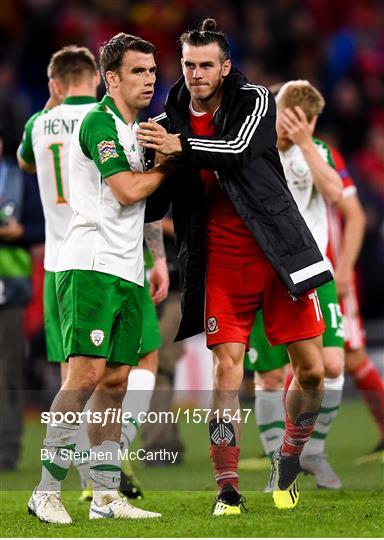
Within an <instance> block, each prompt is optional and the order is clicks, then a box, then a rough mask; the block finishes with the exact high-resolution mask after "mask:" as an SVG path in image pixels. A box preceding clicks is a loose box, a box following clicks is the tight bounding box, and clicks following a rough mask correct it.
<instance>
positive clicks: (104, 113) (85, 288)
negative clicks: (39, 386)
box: [28, 34, 170, 523]
mask: <svg viewBox="0 0 384 540" xmlns="http://www.w3.org/2000/svg"><path fill="white" fill-rule="evenodd" d="M154 54H155V48H154V46H153V45H152V44H151V43H149V42H147V41H144V40H142V39H140V38H138V37H135V36H130V35H127V34H118V35H116V36H115V37H114V38H112V39H111V40H110V41H109V42H108V43H106V44H105V45H104V46H103V47H102V48H101V51H100V65H101V71H102V75H103V77H104V80H105V83H106V88H107V95H106V96H105V97H104V98H103V100H102V101H101V102H100V103H99V104H97V105H96V106H95V107H94V108H93V109H92V110H91V111H90V112H88V113H87V114H86V115H85V116H84V117H83V118H82V119H81V120H80V121H79V122H78V123H77V125H76V128H75V130H74V133H73V136H72V139H71V148H70V158H69V184H70V193H71V199H70V200H71V207H72V209H73V212H74V214H73V216H72V218H71V220H70V224H69V228H68V229H67V233H66V236H65V238H64V241H63V243H62V246H61V250H60V253H59V257H58V260H57V263H56V266H55V271H56V275H55V284H56V293H57V297H58V304H59V311H60V325H61V334H62V336H63V349H64V356H65V358H67V359H68V364H69V368H68V373H67V376H66V379H65V383H64V385H63V386H62V388H61V390H60V391H59V393H58V394H57V396H56V398H55V399H54V401H53V403H52V406H51V412H52V413H57V412H58V413H63V414H65V413H67V412H71V413H80V412H82V411H83V409H84V406H85V404H86V403H87V401H88V400H89V399H90V398H91V399H90V402H89V408H90V410H91V412H96V411H99V412H101V413H105V411H106V410H107V409H109V408H110V409H113V408H115V409H119V408H120V407H121V405H122V401H123V397H124V395H125V393H126V388H127V378H128V373H129V369H130V366H131V365H137V362H138V359H139V356H140V347H141V336H142V318H143V292H144V289H143V285H144V265H143V248H142V245H143V221H144V209H145V198H146V197H147V196H148V195H149V194H150V193H151V192H152V191H153V190H154V189H156V187H158V186H159V185H160V184H161V182H162V181H163V180H164V178H165V176H166V174H167V173H168V172H169V170H170V169H169V167H170V166H169V165H167V164H166V163H163V164H160V165H157V166H156V167H154V168H153V169H151V170H149V171H147V172H144V162H143V155H142V152H141V151H140V149H139V146H138V145H137V143H136V131H137V127H138V126H137V124H136V123H135V118H136V116H137V113H138V111H139V110H140V109H142V108H143V107H146V106H148V104H149V103H150V101H151V99H152V96H153V92H154V83H155V79H156V64H155V60H154ZM104 424H105V425H104ZM77 432H78V425H77V424H76V423H68V422H66V421H65V419H64V421H60V422H57V423H56V425H55V423H54V422H52V421H50V422H49V423H48V426H47V433H46V438H45V440H44V450H45V452H46V454H48V455H49V458H48V459H45V460H43V467H42V476H41V481H40V483H39V485H38V486H37V487H36V488H35V490H34V492H33V494H32V496H31V498H30V500H29V503H28V508H29V511H30V513H32V514H34V515H36V516H37V517H38V518H39V519H40V520H42V521H45V522H49V523H71V521H72V520H71V518H70V516H69V515H68V513H67V511H66V510H65V508H64V505H63V503H62V501H61V498H60V488H61V480H63V479H64V478H65V476H66V472H67V470H68V467H69V464H70V462H69V461H68V459H65V457H62V451H61V449H70V450H72V449H74V448H75V446H76V437H77ZM88 434H89V439H90V446H91V447H90V474H91V479H92V484H93V499H92V503H91V508H90V513H89V517H90V519H102V518H154V517H158V516H159V514H157V513H153V512H147V511H143V510H141V509H138V508H135V507H133V506H132V505H130V504H129V503H128V501H127V500H126V499H125V498H122V497H120V496H119V494H118V492H117V488H118V487H119V483H120V457H119V449H120V437H121V425H120V424H119V423H118V422H111V421H107V422H105V418H104V422H103V423H102V424H96V423H90V424H89V426H88Z"/></svg>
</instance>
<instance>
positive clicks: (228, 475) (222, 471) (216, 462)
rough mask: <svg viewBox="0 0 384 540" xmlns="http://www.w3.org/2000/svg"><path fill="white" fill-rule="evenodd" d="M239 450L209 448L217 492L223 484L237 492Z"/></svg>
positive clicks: (222, 447) (233, 448)
mask: <svg viewBox="0 0 384 540" xmlns="http://www.w3.org/2000/svg"><path fill="white" fill-rule="evenodd" d="M239 453H240V448H239V447H238V446H216V445H211V446H210V448H209V457H210V458H211V461H212V464H213V469H214V471H215V479H216V484H217V487H218V488H219V491H221V489H222V488H223V487H224V486H225V484H231V485H232V486H233V487H234V488H235V489H236V490H237V491H239V486H238V483H239V475H238V472H237V467H238V462H239Z"/></svg>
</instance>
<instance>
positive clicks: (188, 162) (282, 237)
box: [138, 19, 341, 515]
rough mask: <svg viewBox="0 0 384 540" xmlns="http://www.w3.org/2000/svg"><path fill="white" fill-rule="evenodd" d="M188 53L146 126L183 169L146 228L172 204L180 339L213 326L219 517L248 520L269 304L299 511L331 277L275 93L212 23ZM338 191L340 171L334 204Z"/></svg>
mask: <svg viewBox="0 0 384 540" xmlns="http://www.w3.org/2000/svg"><path fill="white" fill-rule="evenodd" d="M181 44H182V69H183V78H181V79H180V80H179V81H178V82H177V83H176V84H175V86H174V87H173V88H171V90H170V92H169V95H168V99H167V102H166V105H165V111H166V113H165V114H164V115H161V116H160V117H158V121H159V122H163V123H164V125H165V126H167V128H168V131H169V133H168V132H167V131H166V130H165V128H164V127H163V126H162V125H160V124H159V123H155V122H148V123H143V124H141V125H140V128H141V129H140V130H139V133H138V136H139V140H140V141H141V143H142V144H143V146H144V147H146V148H152V149H154V150H156V151H157V152H160V153H162V154H165V155H173V156H177V157H179V159H180V162H181V163H182V164H183V165H185V169H183V170H182V173H181V172H179V171H178V172H177V175H174V176H173V177H171V178H170V179H169V181H167V182H166V183H165V184H164V186H162V188H160V189H159V190H158V191H157V192H156V193H155V194H154V196H153V198H152V200H151V201H149V202H148V204H149V206H148V219H151V218H152V219H159V217H161V214H162V213H163V212H164V211H166V209H167V207H168V204H169V202H170V201H172V207H173V217H174V225H175V232H176V238H177V243H178V250H179V261H180V263H181V270H182V276H183V278H184V283H183V299H182V311H183V319H182V321H181V326H180V329H179V333H178V336H177V338H178V339H182V338H185V337H188V336H191V335H193V334H196V333H199V332H201V331H202V330H203V329H204V326H205V330H206V335H207V345H208V347H209V348H211V349H212V353H213V369H214V383H213V384H214V392H213V410H218V411H219V414H218V415H216V417H212V418H211V421H210V423H209V434H210V457H211V460H212V464H213V468H214V471H215V477H216V482H217V487H218V496H217V501H216V505H215V508H214V511H213V514H214V515H229V514H238V513H240V511H241V508H240V507H241V502H242V498H241V495H240V492H239V487H238V479H239V475H238V457H239V451H240V448H239V432H240V418H239V401H238V390H239V388H240V384H241V381H242V378H243V364H244V352H245V350H246V348H247V344H248V338H249V334H250V332H251V329H252V325H253V322H254V317H255V313H256V311H257V309H258V308H260V307H263V308H264V311H265V313H266V314H267V315H266V317H267V322H266V332H267V335H268V338H269V340H270V341H271V342H272V343H273V344H275V345H277V344H283V343H284V344H287V347H288V350H289V353H290V356H291V359H292V365H293V368H294V372H295V378H294V379H293V381H292V384H291V389H292V390H293V391H292V392H289V394H288V398H287V402H286V406H287V417H286V430H285V434H284V442H283V445H282V447H281V449H280V450H279V451H278V452H276V453H275V456H274V460H273V472H274V474H273V478H274V481H273V487H274V494H273V498H274V501H275V504H276V505H277V506H278V507H279V508H291V507H293V506H295V505H296V504H297V501H298V489H297V482H296V478H297V476H298V474H299V472H300V463H299V456H300V454H301V452H302V450H303V447H304V445H305V443H306V441H307V440H308V439H309V438H310V436H311V433H312V430H313V425H314V423H315V421H316V417H317V414H318V410H319V408H320V404H321V400H322V397H323V376H324V359H323V351H322V338H321V335H322V333H323V331H324V322H323V318H322V315H321V311H320V310H319V308H318V305H317V296H316V293H315V291H314V290H313V288H314V287H316V286H319V285H321V284H323V283H326V282H328V281H330V280H331V279H332V275H331V272H330V271H329V269H328V265H327V263H326V261H324V259H323V257H322V255H321V253H320V251H319V249H318V247H317V244H316V242H315V240H314V239H313V237H312V235H311V233H310V231H309V230H308V227H307V225H306V224H305V221H304V219H303V218H302V216H301V215H300V213H299V211H298V209H297V206H296V204H295V202H294V200H293V198H292V195H291V193H290V192H289V190H288V187H287V184H286V180H285V178H284V173H283V170H282V167H281V163H280V160H279V156H278V153H277V149H276V146H275V144H276V130H275V101H274V99H273V97H272V95H271V94H270V93H269V92H268V90H267V89H266V88H264V87H262V86H257V85H254V84H251V83H249V82H248V81H247V80H246V78H245V77H244V75H243V74H241V73H240V72H239V71H238V70H236V69H235V68H232V66H231V61H230V56H229V45H228V42H227V40H226V38H225V36H224V35H223V34H222V33H221V32H218V31H216V22H215V21H214V20H212V19H207V20H206V21H204V22H203V24H202V25H201V26H200V28H199V29H197V30H190V31H187V32H185V33H184V34H183V35H182V36H181ZM319 159H320V158H319ZM181 174H182V178H183V182H182V184H181V183H178V182H177V178H178V177H181ZM340 194H341V181H340V178H339V176H338V175H337V173H334V177H333V191H332V197H331V198H332V200H333V201H334V200H337V199H338V198H339V197H340ZM159 214H160V215H159ZM204 323H205V324H204ZM225 409H226V411H227V415H228V411H230V414H229V415H230V419H229V418H228V416H227V418H226V419H225V418H224V416H223V415H224V412H223V411H224V410H225Z"/></svg>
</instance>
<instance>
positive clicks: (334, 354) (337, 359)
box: [324, 347, 344, 379]
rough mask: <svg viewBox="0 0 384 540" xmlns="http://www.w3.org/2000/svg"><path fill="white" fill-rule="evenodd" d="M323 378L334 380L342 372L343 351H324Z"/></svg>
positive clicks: (339, 349)
mask: <svg viewBox="0 0 384 540" xmlns="http://www.w3.org/2000/svg"><path fill="white" fill-rule="evenodd" d="M324 366H325V376H326V377H327V378H329V379H336V378H337V377H339V376H340V375H341V374H342V373H343V372H344V349H341V348H337V347H327V348H325V349H324Z"/></svg>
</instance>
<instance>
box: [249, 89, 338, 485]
mask: <svg viewBox="0 0 384 540" xmlns="http://www.w3.org/2000/svg"><path fill="white" fill-rule="evenodd" d="M276 101H277V122H276V129H277V137H278V139H277V147H278V149H279V154H280V159H281V162H282V165H283V168H284V173H285V177H286V178H287V182H288V187H289V189H290V190H291V192H292V194H293V196H294V199H295V201H296V203H297V205H298V208H299V210H300V212H301V213H302V215H303V217H304V218H305V220H306V223H307V225H308V227H309V229H310V230H311V232H312V233H313V235H314V237H315V239H316V241H317V243H318V246H319V249H320V251H321V252H322V254H323V255H324V257H326V252H327V246H328V236H329V234H328V218H327V203H330V202H334V200H333V199H332V194H333V189H334V187H333V178H334V174H335V170H334V163H333V161H332V157H331V153H330V150H329V148H328V147H327V145H326V144H325V143H323V142H321V141H319V140H317V139H313V133H314V129H315V126H316V122H317V118H318V116H319V114H320V113H321V112H322V110H323V108H324V99H323V97H322V96H321V94H320V93H319V92H318V91H317V90H316V88H315V87H314V86H312V85H311V84H310V83H309V82H308V81H300V80H298V81H290V82H288V83H286V84H284V85H283V86H282V87H281V89H280V91H279V93H278V95H277V97H276ZM330 266H331V264H330ZM317 296H318V299H319V304H320V306H319V308H321V311H322V314H323V317H324V320H325V323H326V331H325V333H324V334H323V347H324V362H325V381H324V390H325V392H324V398H323V401H322V404H321V409H320V413H319V416H318V417H317V420H316V424H315V428H314V431H313V433H312V435H311V438H310V440H309V441H308V442H307V444H306V445H305V447H304V450H303V452H302V454H301V456H300V463H301V467H302V468H303V470H305V471H307V472H310V473H312V474H314V475H315V477H316V481H317V484H318V486H319V487H323V488H330V489H337V488H340V487H341V481H340V479H339V478H338V476H337V475H336V473H335V472H334V471H333V469H332V467H331V466H330V464H329V463H328V462H327V460H326V458H325V454H324V445H325V438H326V436H327V434H328V432H329V430H330V428H331V425H332V422H333V420H334V419H335V417H336V415H337V411H338V408H339V405H340V402H341V397H342V389H343V384H344V375H343V373H344V329H343V320H342V315H341V310H340V306H339V303H338V298H337V290H336V285H335V282H334V281H332V282H330V283H327V284H325V285H322V286H321V287H319V288H318V289H317ZM250 343H251V353H250V355H246V358H245V367H246V368H247V369H250V370H255V371H256V372H257V377H256V385H255V408H256V421H257V424H258V426H259V431H260V435H261V440H262V443H263V447H264V450H265V453H266V455H267V456H269V457H270V458H272V456H273V453H274V452H275V451H276V450H277V449H278V448H279V447H280V445H281V444H282V442H283V433H284V417H285V411H284V401H283V395H284V392H283V389H284V375H285V365H286V364H288V363H289V357H288V353H287V350H286V348H285V347H283V346H280V347H271V346H270V345H269V343H268V341H267V339H266V337H265V333H264V328H263V318H262V313H261V312H259V313H258V314H257V317H256V324H255V326H254V328H253V330H252V334H251V339H250ZM250 360H253V361H250Z"/></svg>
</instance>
